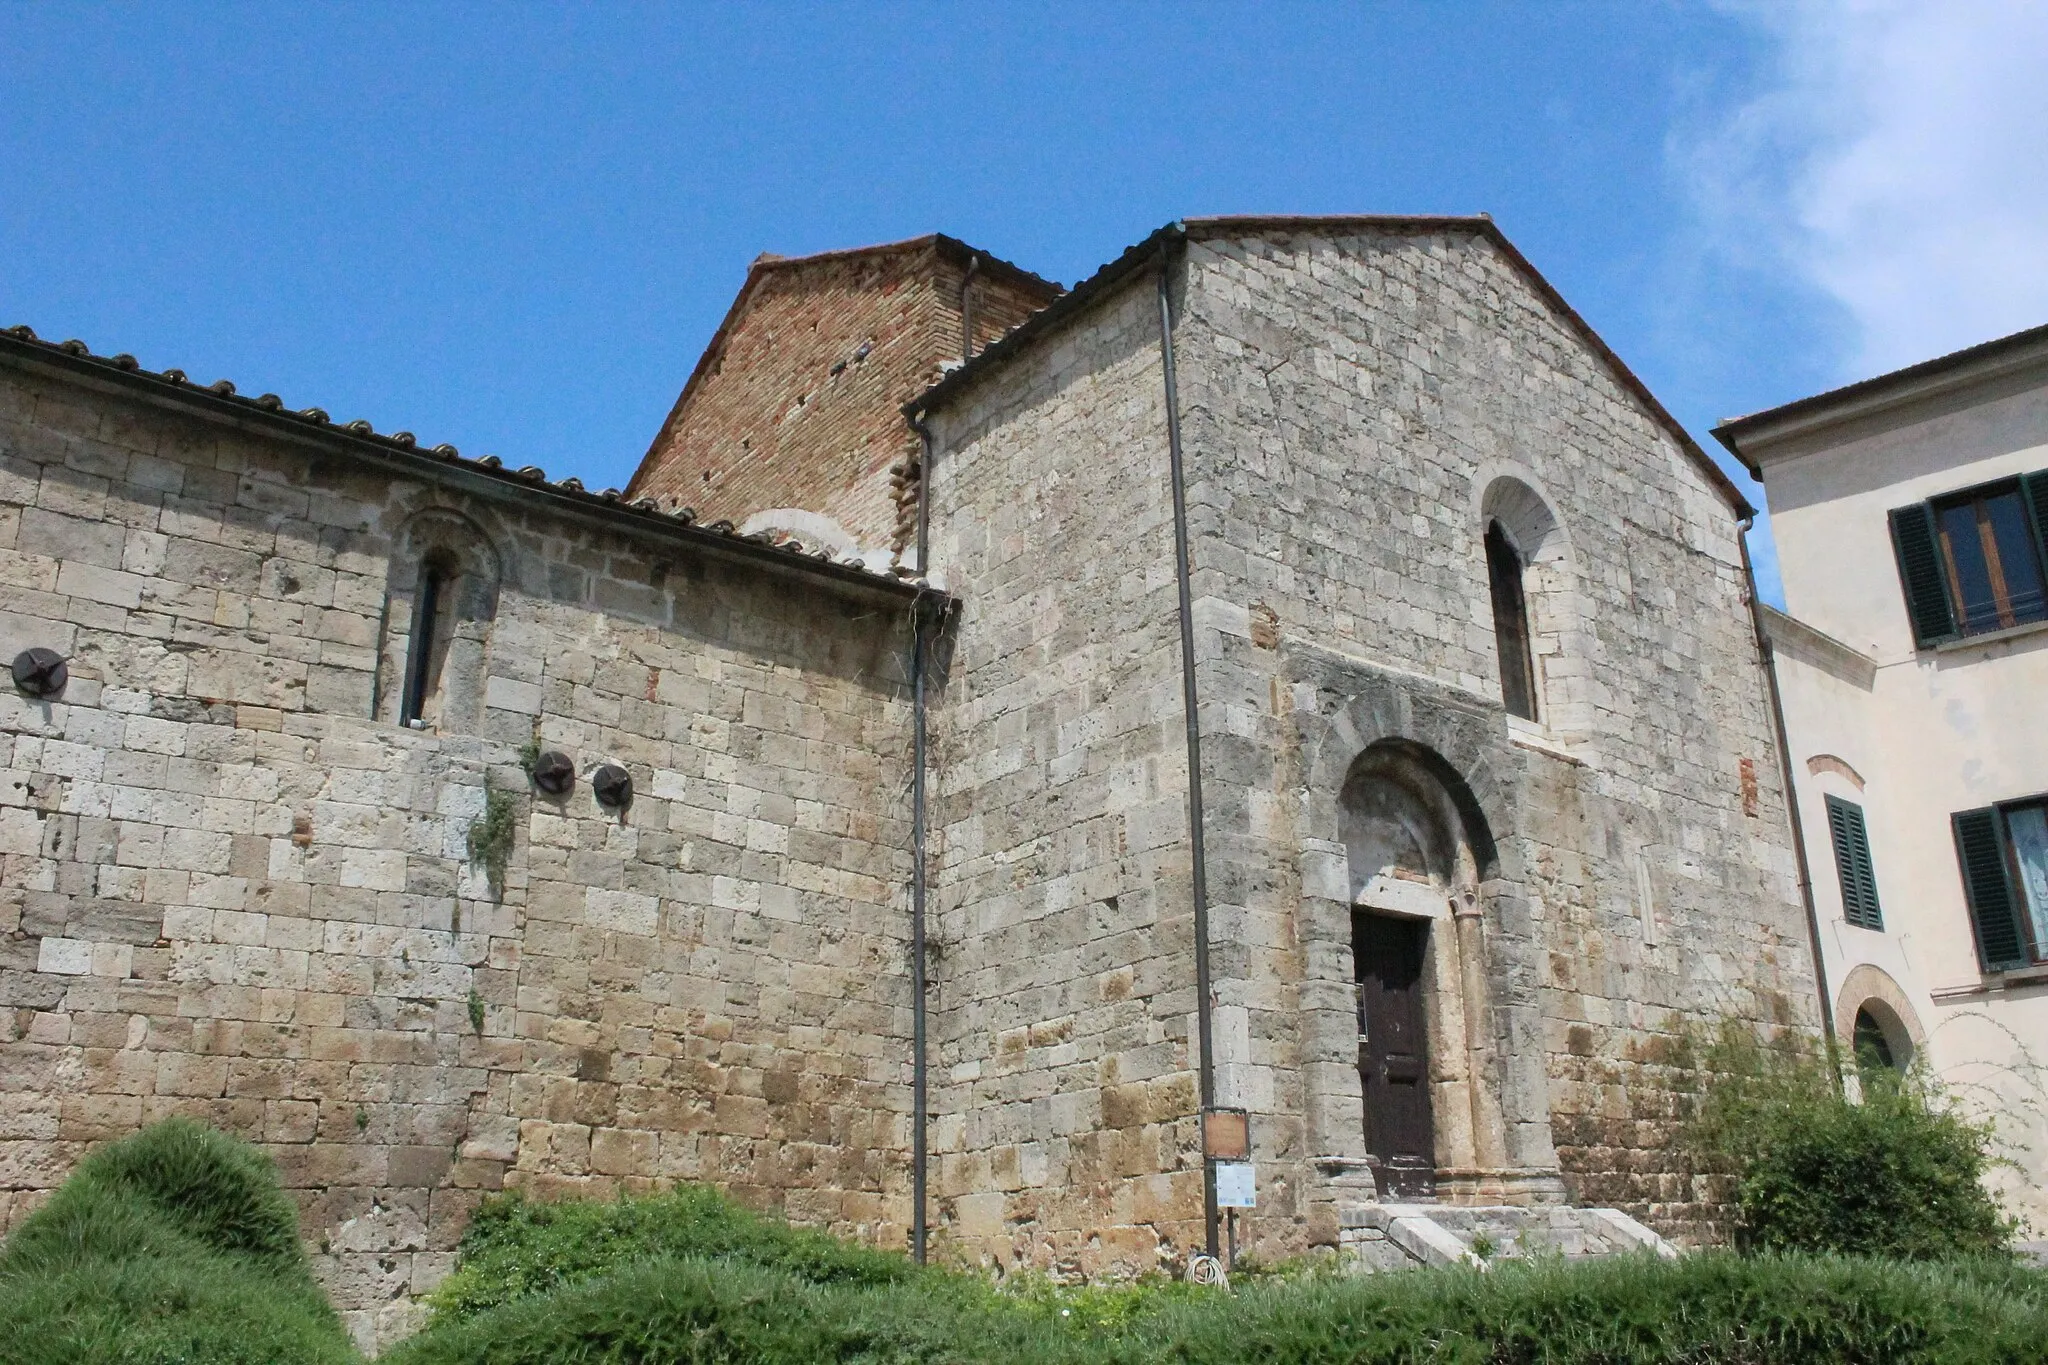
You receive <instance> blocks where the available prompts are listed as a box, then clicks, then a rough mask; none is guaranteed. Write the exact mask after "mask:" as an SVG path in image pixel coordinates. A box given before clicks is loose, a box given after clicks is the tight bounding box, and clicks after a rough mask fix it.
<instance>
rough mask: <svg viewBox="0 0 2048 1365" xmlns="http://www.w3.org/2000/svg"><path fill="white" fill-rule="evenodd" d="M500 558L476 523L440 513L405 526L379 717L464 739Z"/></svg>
mask: <svg viewBox="0 0 2048 1365" xmlns="http://www.w3.org/2000/svg"><path fill="white" fill-rule="evenodd" d="M498 579H499V568H498V556H497V553H496V551H494V550H493V549H492V548H491V545H490V542H489V541H488V540H487V539H486V537H485V536H484V533H483V532H482V531H481V530H479V529H478V527H477V526H476V524H475V523H474V522H472V521H470V520H469V519H468V518H467V517H464V516H461V515H459V514H457V513H455V512H451V511H448V510H446V509H442V508H434V509H430V510H428V511H425V512H422V513H420V514H419V515H418V516H416V517H414V518H413V519H412V520H411V521H409V522H407V523H406V525H405V527H404V529H403V530H402V531H401V532H400V533H399V535H398V537H397V543H396V544H395V545H394V546H393V550H392V560H391V573H390V578H389V586H388V590H387V591H388V595H387V599H386V604H385V634H384V647H383V655H382V658H381V659H380V661H379V664H380V667H379V673H378V679H379V688H378V700H377V715H378V717H379V718H380V719H383V720H390V721H395V722H397V723H398V724H400V725H406V726H410V727H412V728H414V729H420V730H433V731H437V732H440V733H443V734H464V733H469V732H472V731H474V730H475V729H476V727H477V725H478V723H479V721H480V720H481V718H482V714H483V691H484V673H485V665H486V663H487V656H488V652H489V648H490V631H491V622H492V620H493V619H494V618H495V617H496V615H497V611H498Z"/></svg>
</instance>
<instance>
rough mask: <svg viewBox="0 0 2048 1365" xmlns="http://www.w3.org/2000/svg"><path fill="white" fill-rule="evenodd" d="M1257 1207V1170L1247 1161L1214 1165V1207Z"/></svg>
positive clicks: (1221, 1162) (1224, 1162)
mask: <svg viewBox="0 0 2048 1365" xmlns="http://www.w3.org/2000/svg"><path fill="white" fill-rule="evenodd" d="M1258 1206H1259V1177H1258V1168H1257V1167H1256V1166H1254V1165H1253V1164H1252V1163H1251V1162H1249V1161H1219V1162H1217V1163H1216V1207H1217V1208H1219V1209H1255V1208H1257V1207H1258Z"/></svg>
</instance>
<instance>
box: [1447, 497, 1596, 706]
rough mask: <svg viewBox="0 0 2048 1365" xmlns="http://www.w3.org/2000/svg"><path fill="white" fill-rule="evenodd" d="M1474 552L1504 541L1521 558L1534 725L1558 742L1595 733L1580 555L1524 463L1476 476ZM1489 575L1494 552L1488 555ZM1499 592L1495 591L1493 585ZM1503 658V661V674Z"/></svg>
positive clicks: (1588, 641)
mask: <svg viewBox="0 0 2048 1365" xmlns="http://www.w3.org/2000/svg"><path fill="white" fill-rule="evenodd" d="M1478 488H1479V498H1478V503H1477V507H1476V512H1477V517H1476V522H1477V524H1476V527H1475V535H1474V537H1473V546H1474V552H1475V553H1480V552H1481V549H1482V547H1494V546H1498V545H1499V544H1500V543H1502V542H1504V543H1505V545H1506V546H1507V547H1508V548H1509V549H1510V550H1511V552H1512V553H1513V555H1514V556H1515V557H1516V558H1518V559H1519V560H1520V562H1521V565H1522V581H1521V584H1520V587H1521V598H1522V605H1523V607H1524V609H1525V612H1526V629H1527V649H1528V652H1529V655H1530V662H1531V666H1532V671H1533V679H1532V682H1533V687H1534V691H1535V693H1536V716H1535V717H1534V723H1535V724H1537V725H1538V726H1539V727H1540V728H1541V729H1542V730H1543V731H1544V732H1545V733H1546V734H1548V735H1549V736H1550V737H1551V738H1553V739H1556V740H1558V741H1559V742H1562V743H1567V744H1570V743H1584V742H1586V741H1589V740H1590V739H1591V738H1592V736H1593V734H1594V729H1595V726H1594V713H1595V710H1596V706H1595V698H1594V694H1593V673H1592V667H1591V660H1592V648H1591V645H1592V641H1591V638H1590V636H1589V635H1588V632H1587V623H1586V619H1585V611H1584V605H1583V595H1582V594H1581V593H1580V591H1579V586H1578V565H1577V558H1576V556H1575V555H1574V553H1573V550H1572V545H1571V541H1570V538H1569V537H1568V536H1567V535H1566V533H1565V529H1564V525H1563V523H1562V522H1561V521H1560V520H1559V518H1558V515H1557V512H1556V508H1555V505H1554V504H1553V503H1552V502H1551V500H1550V499H1549V498H1548V497H1546V496H1545V495H1544V494H1543V492H1542V491H1541V489H1540V486H1539V485H1538V483H1537V482H1536V480H1535V477H1534V475H1532V474H1530V473H1529V472H1527V471H1526V470H1520V469H1514V468H1510V467H1507V466H1495V467H1492V468H1489V469H1487V470H1482V471H1481V474H1480V479H1479V482H1478ZM1486 557H1487V559H1488V579H1489V582H1491V581H1492V579H1493V577H1494V573H1495V565H1494V562H1493V561H1494V560H1495V559H1497V557H1498V556H1497V555H1495V554H1488V555H1487V556H1486ZM1494 595H1495V596H1496V597H1498V596H1499V593H1498V591H1497V590H1496V592H1495V594H1494ZM1507 667H1508V664H1507V661H1505V660H1503V661H1502V669H1503V674H1504V675H1505V672H1506V670H1507Z"/></svg>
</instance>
